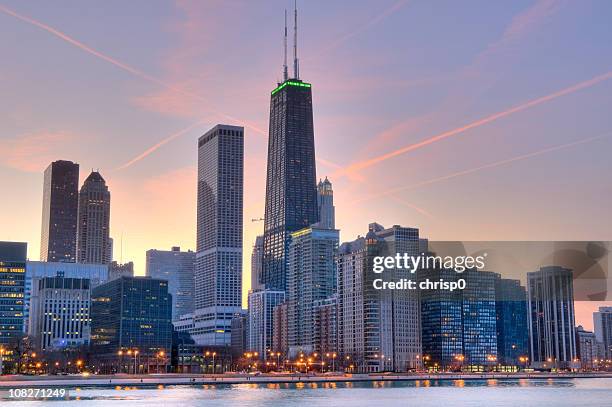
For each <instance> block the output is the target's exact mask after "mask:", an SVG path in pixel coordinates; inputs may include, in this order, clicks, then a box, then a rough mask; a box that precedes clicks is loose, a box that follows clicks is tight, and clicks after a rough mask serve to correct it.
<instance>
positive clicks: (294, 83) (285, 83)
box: [272, 81, 312, 95]
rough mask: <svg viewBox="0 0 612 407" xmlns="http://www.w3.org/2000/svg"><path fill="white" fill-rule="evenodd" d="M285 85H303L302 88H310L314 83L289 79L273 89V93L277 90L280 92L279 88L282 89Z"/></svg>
mask: <svg viewBox="0 0 612 407" xmlns="http://www.w3.org/2000/svg"><path fill="white" fill-rule="evenodd" d="M285 86H298V87H301V88H310V87H311V86H312V85H311V84H310V83H306V82H294V81H287V82H284V83H282V84H280V85H279V86H278V87H277V88H276V89H274V90H273V91H272V94H273V95H274V94H275V93H276V92H278V91H279V90H281V89H282V88H284V87H285Z"/></svg>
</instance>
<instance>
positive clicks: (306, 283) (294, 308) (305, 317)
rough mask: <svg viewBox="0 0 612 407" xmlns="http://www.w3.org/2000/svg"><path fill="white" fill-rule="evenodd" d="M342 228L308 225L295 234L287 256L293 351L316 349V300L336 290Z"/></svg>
mask: <svg viewBox="0 0 612 407" xmlns="http://www.w3.org/2000/svg"><path fill="white" fill-rule="evenodd" d="M339 239H340V236H339V231H338V230H335V229H321V228H318V227H314V226H312V227H308V228H305V229H302V230H298V231H297V232H293V233H292V234H291V243H290V244H289V251H288V257H287V291H286V293H287V307H288V310H287V313H288V345H289V354H290V355H296V354H298V353H300V352H307V353H309V352H313V351H314V349H315V338H314V330H315V329H314V328H315V326H314V325H315V316H314V303H315V302H316V301H320V300H324V299H326V298H328V297H330V296H332V295H333V294H334V293H335V292H336V263H335V257H336V254H337V252H338V243H339Z"/></svg>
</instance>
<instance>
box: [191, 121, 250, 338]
mask: <svg viewBox="0 0 612 407" xmlns="http://www.w3.org/2000/svg"><path fill="white" fill-rule="evenodd" d="M243 168H244V129H243V128H242V127H236V126H228V125H223V124H218V125H216V126H215V127H213V128H212V129H211V130H209V131H208V132H206V134H204V135H203V136H202V137H200V138H199V140H198V207H197V251H196V266H195V311H194V315H193V323H194V328H193V329H192V330H190V332H191V334H192V337H193V338H194V340H195V341H196V342H197V343H198V344H199V345H209V346H210V345H220V346H222V345H230V343H231V321H232V316H233V315H234V314H235V313H237V312H240V310H241V294H242V205H243V202H242V198H243V178H244V175H243V172H244V169H243Z"/></svg>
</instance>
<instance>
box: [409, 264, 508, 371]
mask: <svg viewBox="0 0 612 407" xmlns="http://www.w3.org/2000/svg"><path fill="white" fill-rule="evenodd" d="M418 274H419V281H424V280H426V279H429V280H430V281H439V280H440V279H443V280H445V281H459V280H460V279H463V280H465V289H463V290H456V291H452V292H451V291H447V290H438V289H434V290H420V293H421V314H422V315H421V318H422V339H423V358H424V364H425V365H426V367H428V368H434V369H443V370H460V369H470V370H482V369H484V368H485V367H491V366H495V365H497V363H498V351H497V340H498V338H497V314H496V304H495V281H496V277H497V274H495V273H492V272H488V271H478V270H466V271H464V272H463V273H458V272H456V271H455V270H453V269H430V270H422V271H420V272H419V273H418Z"/></svg>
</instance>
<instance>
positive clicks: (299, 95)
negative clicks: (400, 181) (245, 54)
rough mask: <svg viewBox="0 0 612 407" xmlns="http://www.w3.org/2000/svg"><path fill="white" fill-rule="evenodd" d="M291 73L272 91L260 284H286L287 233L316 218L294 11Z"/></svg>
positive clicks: (308, 107) (308, 97)
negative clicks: (294, 33)
mask: <svg viewBox="0 0 612 407" xmlns="http://www.w3.org/2000/svg"><path fill="white" fill-rule="evenodd" d="M295 16H296V17H295V20H296V21H295V24H296V31H295V32H296V35H295V37H294V74H293V78H291V79H290V78H289V77H288V73H287V62H286V60H287V58H286V37H287V28H286V26H285V65H284V72H283V77H284V81H283V82H282V83H279V84H278V86H277V87H276V88H275V89H274V90H273V91H272V94H271V98H270V128H269V138H268V168H267V180H266V203H265V219H264V246H263V247H264V257H263V279H262V280H263V281H262V282H263V283H264V285H265V287H266V288H269V289H275V290H285V289H286V281H287V278H286V269H287V263H286V255H287V250H288V249H289V238H290V234H291V232H295V231H297V230H300V229H303V228H305V227H308V226H310V225H312V224H313V223H315V222H317V221H318V207H317V189H316V187H317V185H316V166H315V146H314V127H313V117H312V89H311V84H310V83H306V82H303V81H302V80H300V77H299V68H298V59H297V11H296V13H295Z"/></svg>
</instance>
